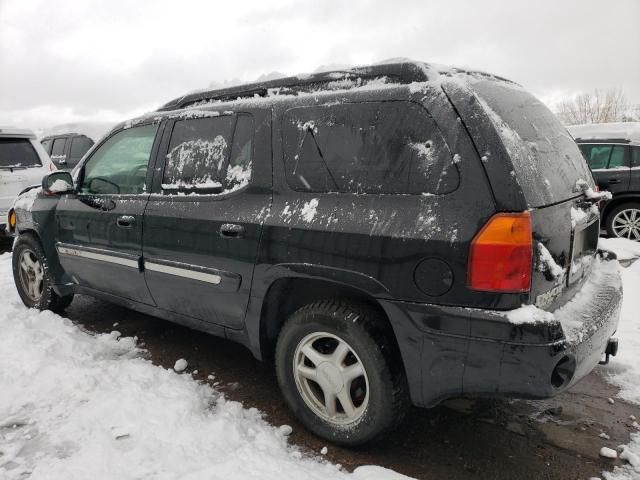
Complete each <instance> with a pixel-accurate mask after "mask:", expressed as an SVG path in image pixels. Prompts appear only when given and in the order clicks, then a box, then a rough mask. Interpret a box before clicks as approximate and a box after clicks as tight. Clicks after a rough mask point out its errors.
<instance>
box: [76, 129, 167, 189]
mask: <svg viewBox="0 0 640 480" xmlns="http://www.w3.org/2000/svg"><path fill="white" fill-rule="evenodd" d="M157 129H158V126H157V125H144V126H141V127H134V128H129V129H127V130H122V131H120V132H118V133H116V134H115V135H113V136H112V137H111V138H109V139H108V140H107V141H106V142H105V143H103V144H102V145H101V146H100V147H99V148H98V149H97V150H96V151H95V152H94V153H93V155H91V158H89V160H88V161H87V163H86V166H85V168H84V178H83V180H82V186H81V191H82V192H83V193H96V194H118V193H121V194H138V193H143V192H144V191H145V179H146V176H147V167H148V165H149V156H150V154H151V147H152V146H153V141H154V138H155V135H156V130H157Z"/></svg>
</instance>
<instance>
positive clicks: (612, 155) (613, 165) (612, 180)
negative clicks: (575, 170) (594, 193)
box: [580, 143, 630, 194]
mask: <svg viewBox="0 0 640 480" xmlns="http://www.w3.org/2000/svg"><path fill="white" fill-rule="evenodd" d="M580 150H582V153H583V155H584V157H585V159H586V160H587V163H588V164H589V168H591V172H592V173H593V178H594V180H595V181H596V184H597V185H598V187H600V190H607V191H609V192H611V193H613V194H616V193H621V192H627V191H628V190H629V178H630V170H629V155H628V146H627V145H619V144H605V143H593V144H586V143H583V144H580Z"/></svg>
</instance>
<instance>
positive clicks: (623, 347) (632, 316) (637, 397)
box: [600, 238, 640, 480]
mask: <svg viewBox="0 0 640 480" xmlns="http://www.w3.org/2000/svg"><path fill="white" fill-rule="evenodd" d="M600 245H601V246H603V247H604V248H606V249H608V250H613V251H614V252H616V254H617V255H618V258H620V259H621V260H630V259H633V258H639V257H640V243H635V242H632V241H630V240H625V239H618V238H615V239H600ZM622 284H623V288H624V300H623V303H622V312H621V317H620V325H619V327H618V332H617V333H616V336H617V337H618V339H619V342H620V350H619V352H618V355H617V356H615V357H612V358H611V362H610V363H609V365H607V366H606V367H604V368H603V370H604V373H605V375H606V378H607V379H608V380H609V381H610V382H611V383H613V384H614V385H616V386H618V387H620V392H619V393H618V397H620V398H622V399H624V400H626V401H628V402H631V403H635V404H637V405H640V260H638V261H636V262H634V263H632V264H631V265H630V266H629V267H627V268H623V269H622ZM634 422H635V426H634ZM628 423H629V425H630V426H631V428H632V429H634V430H636V433H632V434H631V442H630V443H629V445H627V446H626V448H625V450H624V452H623V453H622V454H621V457H622V458H623V459H625V460H626V461H627V462H629V465H626V466H625V467H622V468H621V467H617V468H616V469H615V470H614V472H613V473H612V474H611V473H604V474H603V475H604V478H606V479H607V480H632V479H633V480H638V479H640V426H638V424H639V423H640V419H635V420H634V419H631V418H630V419H629V420H628Z"/></svg>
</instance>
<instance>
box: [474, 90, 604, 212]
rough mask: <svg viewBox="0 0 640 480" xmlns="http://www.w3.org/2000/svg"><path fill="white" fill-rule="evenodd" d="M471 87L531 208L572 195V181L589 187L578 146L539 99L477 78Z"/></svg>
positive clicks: (584, 163) (590, 178) (588, 176)
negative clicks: (511, 164)
mask: <svg viewBox="0 0 640 480" xmlns="http://www.w3.org/2000/svg"><path fill="white" fill-rule="evenodd" d="M473 88H474V90H475V92H476V94H477V95H478V97H479V98H480V100H481V102H482V103H484V107H485V109H486V110H487V112H488V114H489V116H490V117H491V121H492V122H493V124H494V125H495V127H496V129H497V131H498V133H499V134H500V137H501V138H502V141H503V143H504V145H505V147H506V148H507V151H508V153H509V156H510V157H511V160H512V162H513V170H514V173H515V175H516V177H517V178H518V181H519V183H520V186H521V188H522V191H523V193H524V195H525V197H526V199H527V203H528V204H529V205H530V206H531V207H539V206H544V205H549V204H552V203H557V202H561V201H563V200H567V199H569V198H572V197H575V196H577V195H578V190H576V183H577V182H578V180H584V181H585V182H587V183H588V184H589V185H592V183H593V178H592V176H591V172H590V171H589V167H588V166H587V164H586V162H585V160H584V157H583V156H582V154H581V153H580V150H579V149H578V146H577V145H576V143H575V142H574V141H573V139H572V138H571V136H570V135H569V133H568V132H567V131H566V129H565V127H564V126H563V125H562V124H561V123H560V121H559V120H558V119H557V118H556V116H555V115H554V114H553V113H551V111H549V109H548V108H547V107H546V106H545V105H544V104H543V103H542V102H540V101H539V100H538V99H536V98H535V97H534V96H533V95H531V94H530V93H527V92H526V91H524V90H522V89H521V88H520V87H518V86H515V85H510V84H508V83H506V82H505V83H502V82H495V81H488V80H483V81H478V82H475V83H474V84H473Z"/></svg>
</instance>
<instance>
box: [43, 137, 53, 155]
mask: <svg viewBox="0 0 640 480" xmlns="http://www.w3.org/2000/svg"><path fill="white" fill-rule="evenodd" d="M51 142H52V140H44V141H43V142H42V148H44V150H45V152H47V153H48V154H51Z"/></svg>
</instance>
